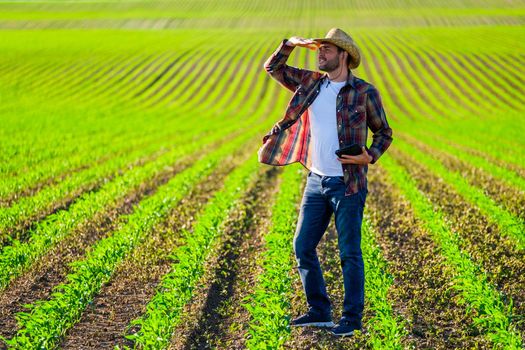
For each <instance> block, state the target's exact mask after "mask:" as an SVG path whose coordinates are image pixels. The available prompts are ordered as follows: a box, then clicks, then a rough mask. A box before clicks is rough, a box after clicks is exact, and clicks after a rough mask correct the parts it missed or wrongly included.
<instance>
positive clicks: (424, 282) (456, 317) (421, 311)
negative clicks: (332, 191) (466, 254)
mask: <svg viewBox="0 0 525 350" xmlns="http://www.w3.org/2000/svg"><path fill="white" fill-rule="evenodd" d="M385 174H387V173H386V171H385V170H384V169H382V168H381V167H380V166H379V167H378V166H372V167H370V171H369V191H370V192H369V198H368V201H367V202H368V208H369V213H370V215H371V220H372V224H373V231H374V233H375V235H376V240H377V242H378V244H379V246H380V247H381V250H382V254H383V256H384V257H385V259H386V260H387V261H388V266H389V270H390V272H391V273H392V274H393V276H394V285H393V286H392V287H391V290H390V293H389V299H390V300H392V302H393V305H394V311H395V312H397V313H399V314H401V315H403V317H404V318H405V319H406V320H407V323H408V325H409V327H410V329H409V336H408V338H407V339H405V345H406V346H414V347H415V348H417V349H451V348H471V347H477V348H488V347H489V344H487V342H486V340H485V339H484V338H483V337H482V336H481V335H479V334H478V331H477V330H476V329H475V328H473V327H472V326H470V324H471V321H470V320H471V316H472V315H471V314H469V313H468V312H467V310H466V308H465V306H464V305H459V304H458V299H457V291H455V290H453V289H450V288H449V287H450V286H451V276H452V270H451V269H450V267H449V266H448V264H447V263H446V261H445V258H444V257H443V256H442V255H441V254H440V248H439V247H437V246H436V245H435V243H434V242H433V241H432V240H431V238H430V237H429V234H428V233H427V232H426V231H425V230H423V229H422V228H421V227H422V224H421V222H420V221H419V219H417V218H416V217H415V215H414V212H413V210H412V208H411V206H410V203H409V202H408V201H407V200H406V199H405V198H404V197H403V196H402V194H401V193H400V192H399V190H398V189H397V188H396V187H395V186H393V185H392V184H391V183H390V180H389V178H388V176H385Z"/></svg>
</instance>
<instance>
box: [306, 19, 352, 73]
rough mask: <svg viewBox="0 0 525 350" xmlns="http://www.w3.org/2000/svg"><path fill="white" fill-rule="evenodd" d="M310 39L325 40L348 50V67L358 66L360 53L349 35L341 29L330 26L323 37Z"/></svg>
mask: <svg viewBox="0 0 525 350" xmlns="http://www.w3.org/2000/svg"><path fill="white" fill-rule="evenodd" d="M312 40H314V41H317V42H319V43H321V41H327V42H329V43H332V44H334V45H336V46H339V47H340V48H342V49H343V50H345V51H346V52H348V54H349V55H350V57H351V60H350V64H349V65H348V68H356V67H357V66H359V63H360V62H361V54H360V52H359V48H358V47H357V45H356V44H355V42H354V40H353V39H352V38H351V37H350V35H348V34H346V33H345V32H343V31H342V30H341V29H339V28H332V29H330V31H329V32H328V33H327V34H326V36H325V37H324V38H315V39H312Z"/></svg>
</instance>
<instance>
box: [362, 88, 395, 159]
mask: <svg viewBox="0 0 525 350" xmlns="http://www.w3.org/2000/svg"><path fill="white" fill-rule="evenodd" d="M366 116H367V121H366V123H367V126H368V128H369V129H370V130H371V131H372V132H373V136H372V138H373V141H372V145H371V146H370V148H369V149H368V153H369V154H370V155H371V156H372V158H373V160H372V161H371V162H370V164H374V163H375V162H377V160H378V159H379V157H381V155H382V154H383V153H384V152H385V151H386V150H387V149H388V147H390V144H391V143H392V140H393V138H392V128H390V126H389V125H388V121H387V119H386V114H385V110H384V109H383V103H382V100H381V95H380V94H379V91H378V90H377V89H376V87H374V86H372V89H371V91H369V92H368V99H367V102H366Z"/></svg>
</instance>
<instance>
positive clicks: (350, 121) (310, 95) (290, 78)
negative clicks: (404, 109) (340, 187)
mask: <svg viewBox="0 0 525 350" xmlns="http://www.w3.org/2000/svg"><path fill="white" fill-rule="evenodd" d="M287 41H288V40H287V39H284V40H283V41H282V42H281V44H280V45H279V47H278V48H277V49H276V50H275V52H274V53H273V54H272V55H271V56H270V57H269V58H268V59H267V60H266V62H265V63H264V69H265V70H266V71H267V72H268V74H270V76H271V77H272V78H273V79H275V80H277V82H279V83H280V84H281V85H282V86H284V87H285V88H287V89H288V90H290V91H292V92H294V95H293V96H292V98H291V100H290V102H289V103H288V106H287V108H286V112H285V114H284V117H283V118H282V119H281V120H279V121H278V122H277V123H276V124H275V127H274V128H272V130H271V131H270V132H269V133H268V134H266V135H265V136H264V137H263V145H262V146H261V148H260V149H259V151H258V155H259V162H261V163H264V164H269V165H286V164H291V163H295V162H300V163H301V164H302V165H303V166H304V167H305V168H306V169H308V170H309V169H310V166H311V147H310V137H311V135H310V123H309V116H308V107H309V106H310V105H311V104H312V102H313V101H314V100H315V98H316V97H317V95H318V94H319V91H320V90H319V89H320V86H321V85H322V83H323V81H324V80H325V79H328V74H326V73H325V74H322V73H320V72H315V71H311V70H306V69H300V68H296V67H292V66H288V65H287V64H286V61H287V59H288V57H289V56H290V54H291V52H292V51H293V49H294V47H293V46H287V45H285V43H286V42H287ZM348 73H349V75H348V79H347V81H346V84H345V85H344V86H343V87H342V88H341V91H340V92H339V94H338V96H337V101H336V103H337V106H336V117H337V133H338V137H339V145H340V147H344V146H348V145H351V144H353V143H357V144H359V145H360V146H365V148H366V151H367V152H368V153H369V154H370V155H371V156H372V158H373V160H372V161H371V164H374V163H375V162H377V160H378V159H379V157H380V156H381V155H382V154H383V153H384V152H385V151H386V149H387V148H388V147H389V146H390V144H391V143H392V140H393V138H392V129H391V128H390V127H389V125H388V122H387V120H386V114H385V111H384V109H383V105H382V101H381V97H380V95H379V92H378V90H377V89H376V88H375V86H373V85H372V84H370V83H368V82H366V81H364V80H363V79H360V78H357V77H355V76H354V75H353V74H352V72H351V71H350V70H348ZM368 128H370V130H371V131H372V132H373V136H372V138H373V141H372V145H371V146H370V148H368V147H366V141H367V136H368ZM341 166H342V168H343V175H344V182H345V186H346V191H345V195H346V196H349V195H352V194H354V193H356V192H357V191H358V190H360V189H361V188H363V187H366V186H367V185H368V183H367V173H368V165H367V164H365V165H361V164H341Z"/></svg>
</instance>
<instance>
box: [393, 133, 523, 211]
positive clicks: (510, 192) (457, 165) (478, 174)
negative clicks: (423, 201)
mask: <svg viewBox="0 0 525 350" xmlns="http://www.w3.org/2000/svg"><path fill="white" fill-rule="evenodd" d="M403 138H406V139H407V141H409V142H410V143H411V144H412V145H414V146H416V147H417V148H419V149H420V150H421V151H423V152H424V153H426V154H432V155H433V157H434V158H437V159H438V160H439V161H440V162H441V163H443V165H444V166H445V167H446V168H448V169H449V170H451V171H457V172H459V173H460V174H461V175H462V176H463V177H464V178H465V179H467V180H468V182H469V183H470V184H471V185H473V186H476V187H478V188H481V189H483V191H484V192H485V193H486V194H487V195H488V196H489V197H490V198H491V199H493V200H494V201H495V202H496V203H497V204H499V205H501V206H502V207H504V208H505V209H507V210H508V211H509V212H510V213H511V214H512V215H514V216H516V217H517V218H520V219H521V220H524V221H525V193H524V192H523V191H520V190H519V189H517V188H515V187H513V186H511V185H509V184H507V183H506V182H505V181H503V180H500V179H498V178H496V177H494V176H492V175H490V174H489V173H487V172H485V171H484V170H482V169H478V168H475V167H473V166H470V165H469V164H466V163H465V162H463V161H461V160H459V159H456V158H454V157H453V156H451V155H448V154H445V153H443V152H437V151H436V150H435V149H433V148H431V147H429V146H427V145H426V144H424V143H423V142H421V141H418V140H417V139H416V138H413V137H411V136H406V135H405V134H403ZM439 183H442V181H439Z"/></svg>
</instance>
